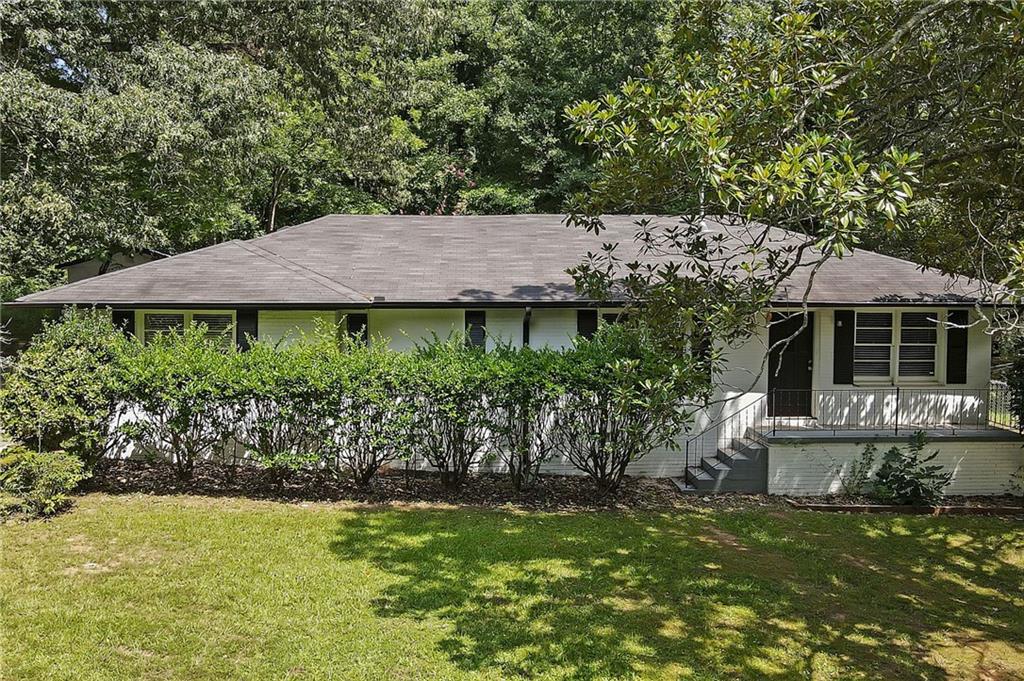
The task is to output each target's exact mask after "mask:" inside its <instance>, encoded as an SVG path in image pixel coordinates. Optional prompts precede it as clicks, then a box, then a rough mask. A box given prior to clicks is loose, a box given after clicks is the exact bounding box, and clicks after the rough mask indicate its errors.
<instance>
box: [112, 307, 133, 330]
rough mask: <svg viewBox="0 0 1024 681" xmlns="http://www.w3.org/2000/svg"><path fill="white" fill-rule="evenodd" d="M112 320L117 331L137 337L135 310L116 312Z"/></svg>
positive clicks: (113, 313)
mask: <svg viewBox="0 0 1024 681" xmlns="http://www.w3.org/2000/svg"><path fill="white" fill-rule="evenodd" d="M111 318H112V321H113V322H114V328H115V329H121V331H124V335H126V336H134V335H135V310H114V311H113V312H112V313H111Z"/></svg>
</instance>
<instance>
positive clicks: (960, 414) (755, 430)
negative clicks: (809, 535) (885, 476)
mask: <svg viewBox="0 0 1024 681" xmlns="http://www.w3.org/2000/svg"><path fill="white" fill-rule="evenodd" d="M1010 407H1011V400H1010V391H1009V389H1008V388H1007V387H1006V386H1005V385H1004V384H1001V383H998V382H992V383H991V384H990V385H989V386H988V387H986V388H954V387H950V386H942V387H938V386H936V387H930V388H924V387H921V388H917V387H904V386H879V387H871V388H845V389H822V390H819V389H814V388H807V389H793V388H787V389H779V388H772V389H771V390H769V391H768V392H767V393H765V394H762V395H748V396H747V400H746V401H745V403H744V404H743V405H742V406H741V407H739V408H736V409H734V410H729V411H727V413H726V414H725V415H724V416H723V417H722V418H721V419H719V420H718V421H716V422H714V423H712V424H710V425H709V426H708V427H707V428H705V429H703V430H702V431H701V432H699V433H697V434H695V435H693V436H692V437H690V438H689V439H688V440H687V441H686V443H685V447H684V456H685V467H684V473H683V475H682V476H681V477H680V478H678V479H677V483H679V484H680V487H681V488H683V489H685V490H687V491H696V492H753V493H770V494H791V495H824V494H835V493H840V492H842V491H843V490H842V478H843V476H844V474H845V472H846V471H847V470H849V468H850V467H851V466H852V465H853V463H854V461H855V460H856V459H857V458H858V457H859V456H860V454H861V453H862V452H863V451H864V448H865V447H866V446H867V445H868V444H873V445H874V446H875V447H876V448H877V450H879V451H880V452H884V451H885V450H887V449H889V448H890V447H892V446H894V445H897V446H903V445H906V444H907V443H908V441H909V438H910V437H911V436H912V435H913V434H914V433H916V432H918V431H922V432H924V433H925V437H926V440H927V442H928V452H929V453H931V452H932V451H938V452H939V455H938V456H937V457H936V462H937V463H940V464H941V465H944V466H946V467H948V468H950V469H951V470H952V471H953V472H954V474H955V477H954V482H953V483H952V484H951V485H950V489H949V492H948V493H949V494H1005V493H1008V492H1012V491H1014V485H1013V482H1012V481H1013V479H1014V476H1015V475H1017V474H1018V471H1022V470H1024V436H1022V434H1021V432H1022V431H1021V424H1020V422H1019V421H1018V420H1017V419H1016V418H1015V417H1014V416H1013V414H1012V410H1011V408H1010Z"/></svg>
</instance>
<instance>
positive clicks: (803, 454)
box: [768, 438, 1024, 496]
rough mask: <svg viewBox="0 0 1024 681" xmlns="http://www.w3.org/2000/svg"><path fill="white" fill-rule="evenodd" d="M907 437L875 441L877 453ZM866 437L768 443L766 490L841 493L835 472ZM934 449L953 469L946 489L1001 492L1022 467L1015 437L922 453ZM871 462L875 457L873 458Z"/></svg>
mask: <svg viewBox="0 0 1024 681" xmlns="http://www.w3.org/2000/svg"><path fill="white" fill-rule="evenodd" d="M906 442H907V440H906V438H900V439H898V440H886V441H881V442H876V443H875V445H876V447H877V448H878V457H877V458H879V459H880V458H881V454H882V453H883V452H884V451H885V450H886V449H888V448H889V447H891V446H892V445H893V444H899V445H901V446H904V445H905V444H906ZM865 444H866V442H805V443H801V444H772V445H771V446H770V447H769V451H768V492H769V493H770V494H787V495H792V496H813V495H820V494H831V493H840V492H842V485H841V484H840V478H839V475H840V473H838V472H837V471H841V472H842V473H845V472H847V471H848V470H849V468H850V466H851V465H852V464H853V462H854V461H855V460H857V458H858V457H859V456H860V454H861V452H863V451H864V446H865ZM935 450H938V451H939V455H938V457H936V458H935V461H934V463H937V464H941V465H942V466H944V467H945V468H946V469H947V470H951V471H953V473H954V477H953V481H952V482H951V483H950V485H949V487H947V488H946V494H1004V493H1006V492H1007V491H1008V486H1009V483H1010V477H1011V476H1012V475H1013V474H1014V472H1016V471H1017V470H1018V469H1020V467H1021V466H1024V448H1022V444H1021V443H1020V442H1017V441H1012V440H1011V441H1004V440H994V441H993V440H989V441H986V440H967V439H956V440H940V441H934V442H930V443H929V444H928V446H927V448H926V450H925V451H926V452H928V453H931V452H933V451H935ZM876 465H878V462H877V461H876Z"/></svg>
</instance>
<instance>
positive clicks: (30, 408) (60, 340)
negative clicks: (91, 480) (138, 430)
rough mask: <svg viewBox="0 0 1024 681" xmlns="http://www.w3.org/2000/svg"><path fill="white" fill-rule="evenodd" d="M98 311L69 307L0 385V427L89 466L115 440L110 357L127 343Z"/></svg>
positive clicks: (116, 405)
mask: <svg viewBox="0 0 1024 681" xmlns="http://www.w3.org/2000/svg"><path fill="white" fill-rule="evenodd" d="M126 342H127V341H126V339H125V338H124V336H123V335H122V334H121V333H120V332H119V331H117V330H116V329H115V328H114V326H113V324H112V323H111V321H110V314H109V313H108V312H106V311H102V310H92V311H81V310H75V309H70V310H68V311H67V312H65V313H64V315H63V316H62V317H61V318H60V320H59V321H57V322H54V323H47V324H46V325H45V326H44V328H43V331H42V333H40V334H39V335H37V336H36V337H35V338H34V339H33V340H32V343H31V345H30V346H29V347H28V349H26V350H25V352H23V353H22V354H21V355H20V356H19V357H18V359H17V361H16V362H15V363H14V365H13V367H12V368H11V370H10V373H9V374H8V375H7V376H6V378H5V380H4V384H3V387H2V389H0V424H2V427H3V430H4V432H6V433H7V434H8V435H10V436H11V437H12V438H13V439H15V440H17V441H18V442H20V443H22V444H25V445H27V446H30V447H32V448H35V449H39V450H56V449H63V450H66V451H68V452H70V453H71V454H74V455H75V456H78V457H80V458H81V459H82V461H83V462H85V463H86V465H87V466H89V467H91V466H92V465H93V464H95V462H96V461H98V460H99V459H100V458H101V457H102V456H103V455H104V454H106V453H107V452H109V451H111V450H112V449H114V448H115V447H116V446H118V445H119V444H120V439H119V437H118V430H117V424H118V422H119V420H120V419H121V417H122V415H123V409H122V406H121V399H120V395H119V392H120V391H119V386H118V383H117V381H116V377H115V373H116V372H115V369H114V359H115V357H116V356H117V354H118V352H119V349H120V348H121V347H122V346H123V345H124V344H125V343H126Z"/></svg>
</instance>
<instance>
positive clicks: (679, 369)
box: [553, 324, 699, 495]
mask: <svg viewBox="0 0 1024 681" xmlns="http://www.w3.org/2000/svg"><path fill="white" fill-rule="evenodd" d="M561 367H562V371H561V372H560V377H559V380H560V381H561V382H562V386H563V390H564V397H563V398H562V399H561V400H560V403H559V407H558V410H557V412H556V414H557V416H556V421H555V425H554V429H553V436H554V443H555V444H554V446H555V449H556V451H558V452H559V453H561V454H562V455H563V456H564V457H565V458H566V459H568V460H569V461H570V462H571V463H572V465H573V466H575V467H576V468H577V469H579V470H581V471H583V472H584V473H586V474H587V475H589V476H590V478H591V479H592V480H593V481H594V482H595V484H596V485H597V489H598V492H599V493H600V494H602V495H603V494H608V493H611V492H614V491H615V490H616V489H618V487H619V485H620V484H621V482H622V478H623V476H624V475H625V473H626V467H627V466H628V465H629V464H630V463H631V462H633V461H636V460H638V459H640V458H642V457H644V456H646V455H647V454H648V453H650V452H651V450H653V449H654V448H656V447H659V446H664V447H668V448H675V447H677V444H676V441H675V438H676V436H677V435H678V434H679V433H680V432H681V431H682V430H683V428H684V427H685V425H686V423H687V422H688V420H689V418H690V414H689V413H688V412H687V411H686V410H684V409H683V408H682V406H681V404H682V399H681V398H682V396H683V395H684V386H685V385H687V383H688V382H692V381H694V380H699V379H698V377H697V376H695V375H694V374H695V372H697V371H698V370H699V369H698V368H697V366H696V364H682V365H680V364H673V363H668V362H666V361H665V360H664V356H663V355H662V354H660V353H658V352H657V351H656V350H655V348H654V346H653V344H652V343H651V341H650V339H649V337H648V336H647V335H646V333H645V332H644V330H643V329H641V328H635V327H627V326H625V325H619V324H612V325H605V326H603V327H602V328H601V329H600V330H599V331H598V333H597V335H595V336H594V338H593V339H592V340H585V339H577V342H576V345H575V347H574V349H573V350H572V351H571V352H570V353H568V354H567V355H566V356H565V358H564V361H562V362H561Z"/></svg>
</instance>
